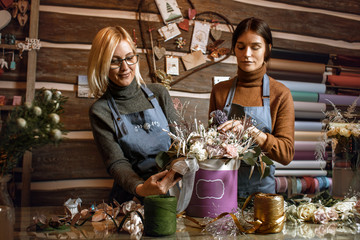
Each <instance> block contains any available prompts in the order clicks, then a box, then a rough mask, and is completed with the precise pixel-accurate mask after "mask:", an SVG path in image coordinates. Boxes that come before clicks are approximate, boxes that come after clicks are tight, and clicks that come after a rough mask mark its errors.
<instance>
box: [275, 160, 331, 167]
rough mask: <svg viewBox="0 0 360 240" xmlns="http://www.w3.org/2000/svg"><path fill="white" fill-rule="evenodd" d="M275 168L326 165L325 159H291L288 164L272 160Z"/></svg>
mask: <svg viewBox="0 0 360 240" xmlns="http://www.w3.org/2000/svg"><path fill="white" fill-rule="evenodd" d="M274 165H275V167H276V169H324V168H325V166H326V162H325V161H317V160H314V161H301V160H297V161H291V162H290V163H289V164H288V165H286V166H284V165H282V164H280V163H278V162H274Z"/></svg>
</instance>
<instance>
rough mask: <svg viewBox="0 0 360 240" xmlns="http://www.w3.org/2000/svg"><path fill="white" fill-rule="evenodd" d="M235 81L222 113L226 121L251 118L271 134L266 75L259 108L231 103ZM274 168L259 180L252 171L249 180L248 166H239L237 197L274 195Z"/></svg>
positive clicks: (257, 125) (261, 128) (268, 91)
mask: <svg viewBox="0 0 360 240" xmlns="http://www.w3.org/2000/svg"><path fill="white" fill-rule="evenodd" d="M236 84H237V79H235V80H234V82H233V85H232V87H231V89H230V91H229V94H228V96H227V99H226V103H225V107H224V109H223V111H224V112H225V113H226V114H227V115H228V119H233V118H241V117H243V116H245V115H246V116H247V117H251V121H252V123H253V124H254V126H256V128H258V129H259V130H261V131H262V132H265V133H271V132H272V121H271V112H270V85H269V77H268V75H267V74H265V75H264V77H263V94H262V98H263V106H260V107H244V106H241V105H239V104H236V103H233V102H232V101H233V98H234V95H235V91H236ZM274 174H275V166H274V165H271V166H270V174H269V175H268V176H267V177H265V178H263V179H261V174H260V172H259V171H258V169H255V170H254V171H253V174H252V176H251V178H250V179H249V175H250V166H249V165H246V164H244V163H242V164H241V166H240V168H239V171H238V196H239V197H247V196H249V195H250V194H252V193H254V192H263V193H275V176H274Z"/></svg>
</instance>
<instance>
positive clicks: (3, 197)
mask: <svg viewBox="0 0 360 240" xmlns="http://www.w3.org/2000/svg"><path fill="white" fill-rule="evenodd" d="M10 179H11V175H5V176H2V177H0V233H1V234H0V240H8V239H13V238H14V224H15V209H14V204H13V202H12V200H11V198H10V195H9V192H8V190H7V184H8V182H9V181H10Z"/></svg>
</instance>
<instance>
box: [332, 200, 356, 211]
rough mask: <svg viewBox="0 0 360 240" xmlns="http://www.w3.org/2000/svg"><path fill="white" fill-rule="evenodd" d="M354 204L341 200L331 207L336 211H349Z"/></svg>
mask: <svg viewBox="0 0 360 240" xmlns="http://www.w3.org/2000/svg"><path fill="white" fill-rule="evenodd" d="M354 206H355V202H352V201H349V202H346V201H343V202H338V203H336V204H335V205H334V206H333V208H334V209H335V210H336V211H338V212H348V211H351V210H352V208H353V207H354Z"/></svg>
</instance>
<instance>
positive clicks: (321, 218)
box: [313, 208, 329, 224]
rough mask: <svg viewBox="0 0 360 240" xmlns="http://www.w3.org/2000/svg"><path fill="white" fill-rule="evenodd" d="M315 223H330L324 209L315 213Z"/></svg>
mask: <svg viewBox="0 0 360 240" xmlns="http://www.w3.org/2000/svg"><path fill="white" fill-rule="evenodd" d="M313 220H314V222H315V223H322V224H324V223H327V222H328V221H329V218H328V216H327V214H326V212H325V209H324V208H318V209H317V210H316V211H315V212H314V218H313Z"/></svg>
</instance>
